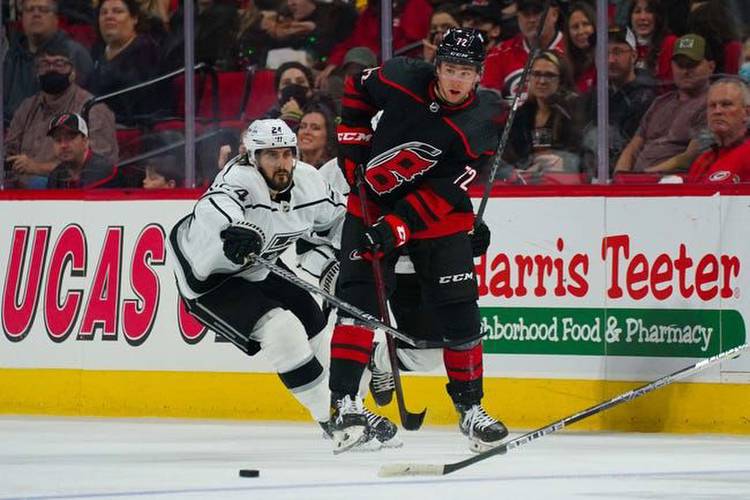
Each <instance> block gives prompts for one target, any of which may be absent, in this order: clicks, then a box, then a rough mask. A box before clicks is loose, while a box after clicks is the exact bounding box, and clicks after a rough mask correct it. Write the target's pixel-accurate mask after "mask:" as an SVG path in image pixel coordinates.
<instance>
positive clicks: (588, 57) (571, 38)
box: [565, 2, 596, 93]
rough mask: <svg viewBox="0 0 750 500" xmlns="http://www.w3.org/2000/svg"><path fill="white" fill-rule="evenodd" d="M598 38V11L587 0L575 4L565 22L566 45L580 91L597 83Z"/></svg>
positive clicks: (582, 91)
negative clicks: (596, 56) (596, 43)
mask: <svg viewBox="0 0 750 500" xmlns="http://www.w3.org/2000/svg"><path fill="white" fill-rule="evenodd" d="M595 40H596V13H595V12H594V9H593V8H592V7H591V6H590V5H589V4H587V3H586V2H578V3H576V4H574V5H573V7H572V8H571V10H570V14H569V15H568V19H567V22H566V24H565V47H566V49H567V56H568V60H569V61H570V63H571V65H572V66H573V81H575V83H576V88H577V89H578V92H580V93H584V92H588V91H589V90H591V88H593V87H594V84H595V83H596V66H595V65H594V42H595Z"/></svg>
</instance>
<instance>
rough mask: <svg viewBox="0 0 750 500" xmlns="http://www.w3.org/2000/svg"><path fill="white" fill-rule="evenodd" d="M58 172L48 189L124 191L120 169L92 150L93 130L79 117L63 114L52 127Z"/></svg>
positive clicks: (55, 173) (52, 173) (50, 127)
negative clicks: (90, 130) (120, 189)
mask: <svg viewBox="0 0 750 500" xmlns="http://www.w3.org/2000/svg"><path fill="white" fill-rule="evenodd" d="M47 135H48V136H50V137H51V138H52V144H53V150H54V153H55V158H54V161H55V163H56V165H55V168H54V169H53V170H52V172H51V173H50V174H49V177H48V178H47V188H48V189H65V188H68V189H69V188H78V189H91V188H104V187H106V188H115V187H120V185H119V182H118V180H117V167H116V166H115V165H113V164H112V162H111V161H109V160H108V159H106V158H105V157H103V156H101V155H99V154H96V153H94V152H93V151H92V150H91V148H90V147H89V128H88V126H87V125H86V122H85V121H84V119H83V117H81V115H79V114H77V113H62V114H60V115H58V116H56V117H54V118H53V119H52V121H50V123H49V131H48V132H47Z"/></svg>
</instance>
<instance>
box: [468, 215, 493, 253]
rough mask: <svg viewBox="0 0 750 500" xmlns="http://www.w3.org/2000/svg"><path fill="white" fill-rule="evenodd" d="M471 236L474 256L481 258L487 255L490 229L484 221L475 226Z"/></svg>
mask: <svg viewBox="0 0 750 500" xmlns="http://www.w3.org/2000/svg"><path fill="white" fill-rule="evenodd" d="M469 236H471V255H472V256H474V257H481V256H482V255H484V254H485V253H487V248H489V246H490V228H489V227H487V224H485V223H484V221H479V224H478V225H476V226H474V230H473V231H472V232H471V233H470V234H469Z"/></svg>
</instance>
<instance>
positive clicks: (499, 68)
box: [482, 31, 565, 99]
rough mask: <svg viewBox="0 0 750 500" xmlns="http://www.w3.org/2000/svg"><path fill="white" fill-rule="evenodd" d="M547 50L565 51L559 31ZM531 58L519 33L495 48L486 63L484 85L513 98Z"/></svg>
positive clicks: (506, 97)
mask: <svg viewBox="0 0 750 500" xmlns="http://www.w3.org/2000/svg"><path fill="white" fill-rule="evenodd" d="M547 50H554V51H555V52H557V53H559V54H561V55H562V54H564V53H565V40H564V39H563V35H562V33H560V32H559V31H558V32H557V33H556V34H555V37H554V38H553V39H552V43H550V44H549V47H547ZM528 58H529V46H528V44H527V43H526V39H525V38H524V37H523V35H522V34H520V33H519V34H518V35H516V36H514V37H513V38H511V39H510V40H506V41H504V42H503V43H501V44H500V45H499V46H497V47H495V48H493V49H492V50H490V51H489V53H488V54H487V60H486V61H485V64H484V75H483V76H482V86H484V87H487V88H489V89H496V90H499V91H500V92H501V93H502V95H503V97H504V98H505V99H510V98H512V97H513V96H514V95H515V94H516V91H517V90H518V84H519V83H520V82H521V74H522V73H523V68H524V66H525V65H526V59H528ZM524 93H525V91H524Z"/></svg>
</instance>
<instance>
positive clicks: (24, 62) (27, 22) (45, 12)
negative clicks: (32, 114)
mask: <svg viewBox="0 0 750 500" xmlns="http://www.w3.org/2000/svg"><path fill="white" fill-rule="evenodd" d="M58 25H59V19H58V14H57V2H56V1H55V0H24V1H23V2H22V4H21V27H22V29H23V32H21V33H19V32H13V33H11V38H10V41H9V47H8V52H7V54H5V59H4V61H3V113H4V116H3V120H4V121H5V123H6V124H7V123H9V122H10V120H11V118H12V117H13V113H14V112H15V111H16V109H17V108H18V106H19V105H20V104H21V101H23V100H24V99H26V98H27V97H31V96H32V95H34V94H36V93H37V92H39V80H38V79H37V75H36V71H35V69H34V58H35V56H36V54H37V53H38V52H39V49H40V48H42V47H44V46H46V45H47V44H51V43H59V42H64V43H66V44H67V45H68V50H69V52H70V54H71V56H70V59H71V61H72V62H73V65H74V66H75V70H76V81H77V83H78V84H79V85H81V86H83V87H85V86H86V83H87V81H88V78H89V75H90V74H91V70H92V68H93V63H92V61H91V56H90V55H89V53H88V51H87V50H86V49H85V48H84V47H83V46H81V45H80V44H79V43H77V42H75V41H73V40H71V39H70V37H68V35H66V34H65V33H64V32H62V31H61V30H60V29H59V26H58Z"/></svg>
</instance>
